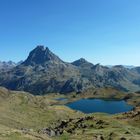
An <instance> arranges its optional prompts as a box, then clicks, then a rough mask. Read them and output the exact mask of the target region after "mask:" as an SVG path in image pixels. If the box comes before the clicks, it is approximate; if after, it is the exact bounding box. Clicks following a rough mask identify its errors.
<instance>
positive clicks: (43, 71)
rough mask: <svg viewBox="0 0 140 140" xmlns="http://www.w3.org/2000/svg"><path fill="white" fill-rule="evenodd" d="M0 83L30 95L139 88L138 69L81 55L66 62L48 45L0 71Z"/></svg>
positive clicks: (139, 74) (133, 89) (139, 72)
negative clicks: (104, 64) (79, 57)
mask: <svg viewBox="0 0 140 140" xmlns="http://www.w3.org/2000/svg"><path fill="white" fill-rule="evenodd" d="M0 86H4V87H6V88H9V89H13V90H24V91H28V92H31V93H33V94H46V93H52V92H55V93H57V92H59V93H65V94H66V93H70V92H77V93H80V92H83V91H85V90H87V89H92V88H100V87H113V88H117V89H119V90H123V91H139V90H140V68H139V67H136V68H132V69H128V68H125V67H123V66H121V65H118V66H113V67H111V68H108V67H106V66H102V65H100V64H96V65H94V64H92V63H90V62H88V61H86V60H85V59H84V58H81V59H79V60H77V61H74V62H72V63H67V62H64V61H63V60H61V59H60V58H59V57H58V56H56V55H55V54H54V53H52V52H51V51H50V50H49V48H48V47H44V46H37V47H36V48H35V49H34V50H32V51H31V52H30V54H29V56H28V58H27V59H26V60H25V61H24V62H22V63H20V64H19V65H17V66H15V67H13V68H11V69H8V71H7V70H6V71H1V72H0Z"/></svg>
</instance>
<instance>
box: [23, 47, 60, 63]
mask: <svg viewBox="0 0 140 140" xmlns="http://www.w3.org/2000/svg"><path fill="white" fill-rule="evenodd" d="M48 61H55V62H58V61H61V60H60V58H59V57H58V56H56V55H55V54H53V53H52V52H51V51H50V50H49V48H48V47H44V46H43V45H39V46H37V47H36V48H35V49H33V50H32V51H31V52H30V54H29V56H28V58H27V59H26V60H25V62H23V64H24V65H42V64H45V63H47V62H48Z"/></svg>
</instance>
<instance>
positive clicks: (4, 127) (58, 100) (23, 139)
mask: <svg viewBox="0 0 140 140" xmlns="http://www.w3.org/2000/svg"><path fill="white" fill-rule="evenodd" d="M100 90H101V91H102V90H104V96H103V95H102V94H100V95H101V96H99V95H98V96H94V95H92V94H91V95H90V94H89V92H88V93H84V94H76V93H71V94H69V95H63V94H58V93H57V94H55V93H53V94H52V93H51V94H47V95H44V96H38V95H36V96H35V95H32V94H30V93H27V92H21V91H11V90H8V89H6V88H3V87H1V88H0V140H78V139H79V140H80V139H82V140H83V139H86V140H139V137H140V106H139V104H140V95H139V94H136V93H135V94H127V93H125V94H124V93H120V95H119V96H116V100H125V101H126V102H127V103H128V104H130V105H133V106H134V108H133V109H132V110H131V111H127V112H123V113H119V114H113V115H111V114H106V113H90V114H89V113H88V114H85V113H82V112H80V111H76V110H72V109H70V108H69V107H67V106H66V104H68V103H72V102H74V101H77V100H79V99H88V98H95V99H96V98H98V99H99V98H100V99H103V97H104V99H112V98H111V96H110V98H109V96H105V95H109V94H110V95H111V93H112V92H110V93H109V91H113V93H115V92H114V90H113V89H100ZM105 90H107V92H108V94H107V93H105ZM113 99H115V96H114V98H113ZM111 109H112V108H111V107H110V108H108V110H111Z"/></svg>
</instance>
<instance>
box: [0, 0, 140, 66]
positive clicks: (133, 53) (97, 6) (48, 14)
mask: <svg viewBox="0 0 140 140" xmlns="http://www.w3.org/2000/svg"><path fill="white" fill-rule="evenodd" d="M139 6H140V1H138V0H134V1H132V0H123V1H122V0H118V1H112V0H106V1H104V0H100V1H98V0H82V1H81V0H67V1H66V0H59V1H58V0H51V1H50V0H40V1H38V0H30V1H28V0H20V1H19V0H11V1H9V0H2V1H0V11H1V12H0V19H1V24H0V50H1V55H0V61H9V60H12V61H15V62H18V61H20V60H25V59H26V58H27V56H28V54H29V52H30V51H31V50H32V49H34V48H35V47H36V46H37V45H40V44H41V45H44V46H48V47H49V48H50V50H51V51H52V52H54V53H55V54H56V55H58V56H59V57H60V58H61V59H63V60H64V61H66V62H72V61H75V60H77V59H79V58H85V59H86V60H88V61H89V62H91V63H93V64H97V63H100V64H102V65H134V66H140V61H139V60H140V55H139V52H140V39H139V36H140V26H139V24H140V17H139V14H140V8H139Z"/></svg>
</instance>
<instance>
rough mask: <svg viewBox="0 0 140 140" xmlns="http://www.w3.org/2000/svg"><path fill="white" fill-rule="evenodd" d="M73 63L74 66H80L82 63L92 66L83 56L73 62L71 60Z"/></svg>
mask: <svg viewBox="0 0 140 140" xmlns="http://www.w3.org/2000/svg"><path fill="white" fill-rule="evenodd" d="M72 64H73V65H75V66H82V65H89V66H93V64H92V63H90V62H88V61H87V60H86V59H84V58H80V59H78V60H76V61H74V62H72Z"/></svg>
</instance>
